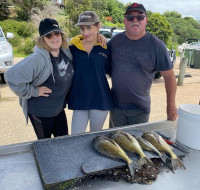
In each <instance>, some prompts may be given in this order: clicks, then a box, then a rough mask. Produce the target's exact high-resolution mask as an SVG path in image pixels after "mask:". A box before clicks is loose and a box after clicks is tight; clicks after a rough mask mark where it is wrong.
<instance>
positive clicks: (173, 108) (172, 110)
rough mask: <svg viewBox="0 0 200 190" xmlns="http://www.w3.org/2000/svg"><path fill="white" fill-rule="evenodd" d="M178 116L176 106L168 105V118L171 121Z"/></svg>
mask: <svg viewBox="0 0 200 190" xmlns="http://www.w3.org/2000/svg"><path fill="white" fill-rule="evenodd" d="M177 117H178V113H177V108H176V106H171V105H168V106H167V119H168V120H171V121H175V120H176V119H177Z"/></svg>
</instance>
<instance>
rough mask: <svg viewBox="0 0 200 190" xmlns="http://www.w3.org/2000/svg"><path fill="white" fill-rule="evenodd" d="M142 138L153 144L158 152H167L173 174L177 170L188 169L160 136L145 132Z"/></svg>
mask: <svg viewBox="0 0 200 190" xmlns="http://www.w3.org/2000/svg"><path fill="white" fill-rule="evenodd" d="M142 137H143V138H144V139H146V140H147V141H149V142H150V143H151V144H153V145H154V146H155V147H156V148H157V149H158V150H160V151H163V152H166V153H167V154H168V155H169V156H170V160H171V164H172V171H173V172H174V170H176V169H177V168H182V169H186V167H185V166H184V164H183V163H182V161H181V160H180V159H179V158H178V157H177V155H176V154H175V153H174V152H173V150H172V149H171V148H170V146H169V145H168V144H167V143H166V142H165V141H164V140H163V138H162V137H161V136H160V135H158V134H157V133H155V132H144V133H143V135H142Z"/></svg>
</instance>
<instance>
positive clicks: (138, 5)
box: [124, 3, 146, 15]
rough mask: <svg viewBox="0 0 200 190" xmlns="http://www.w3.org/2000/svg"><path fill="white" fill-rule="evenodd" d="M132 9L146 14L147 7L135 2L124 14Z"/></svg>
mask: <svg viewBox="0 0 200 190" xmlns="http://www.w3.org/2000/svg"><path fill="white" fill-rule="evenodd" d="M131 11H140V12H142V13H145V14H146V9H145V8H144V6H143V4H138V3H133V4H132V5H130V6H128V7H127V8H126V12H125V14H124V15H126V14H128V13H129V12H131Z"/></svg>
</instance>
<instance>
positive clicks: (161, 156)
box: [159, 154, 167, 164]
mask: <svg viewBox="0 0 200 190" xmlns="http://www.w3.org/2000/svg"><path fill="white" fill-rule="evenodd" d="M159 157H160V158H161V160H162V161H163V163H164V164H166V163H167V156H166V155H164V154H160V155H159Z"/></svg>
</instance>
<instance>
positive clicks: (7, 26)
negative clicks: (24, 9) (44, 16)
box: [0, 20, 36, 38]
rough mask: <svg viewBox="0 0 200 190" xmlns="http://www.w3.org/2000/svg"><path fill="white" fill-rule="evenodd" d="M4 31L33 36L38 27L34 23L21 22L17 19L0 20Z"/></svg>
mask: <svg viewBox="0 0 200 190" xmlns="http://www.w3.org/2000/svg"><path fill="white" fill-rule="evenodd" d="M0 25H1V27H2V28H3V30H4V32H12V33H14V34H18V35H19V36H22V37H25V38H26V37H31V36H32V35H33V34H34V32H35V31H36V29H35V28H34V26H33V24H32V23H27V22H19V21H16V20H5V21H1V22H0Z"/></svg>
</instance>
